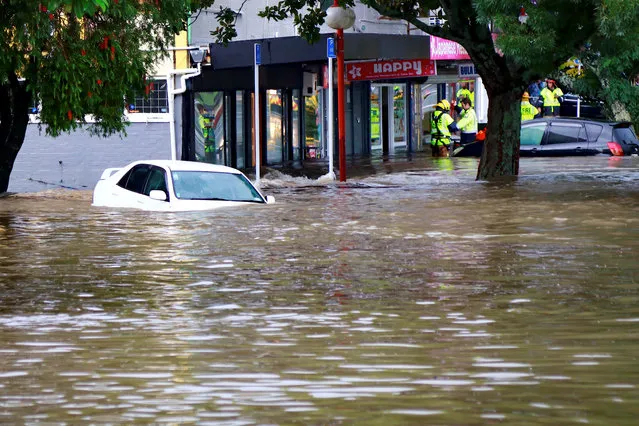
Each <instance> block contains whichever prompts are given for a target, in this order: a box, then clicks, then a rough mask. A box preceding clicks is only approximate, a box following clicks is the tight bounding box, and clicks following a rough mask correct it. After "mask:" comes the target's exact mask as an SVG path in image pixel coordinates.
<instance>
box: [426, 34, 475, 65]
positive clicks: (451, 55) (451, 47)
mask: <svg viewBox="0 0 639 426" xmlns="http://www.w3.org/2000/svg"><path fill="white" fill-rule="evenodd" d="M430 59H432V60H434V61H442V60H458V59H462V60H464V59H470V56H468V52H466V49H464V48H463V47H462V46H461V45H460V44H458V43H455V42H454V41H450V40H446V39H445V38H439V37H435V36H430Z"/></svg>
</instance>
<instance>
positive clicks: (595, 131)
mask: <svg viewBox="0 0 639 426" xmlns="http://www.w3.org/2000/svg"><path fill="white" fill-rule="evenodd" d="M482 145H483V143H482V142H474V143H471V144H468V145H465V146H463V147H459V148H456V149H455V153H454V155H455V156H456V157H475V156H479V155H481V150H482V148H483V146H482ZM519 153H520V156H521V157H558V156H574V155H597V154H604V155H613V156H624V155H632V154H639V140H638V139H637V135H635V132H634V130H633V128H632V124H631V123H628V122H612V121H599V120H587V119H582V118H565V117H553V118H536V119H534V120H529V121H525V122H524V123H522V125H521V147H520V150H519Z"/></svg>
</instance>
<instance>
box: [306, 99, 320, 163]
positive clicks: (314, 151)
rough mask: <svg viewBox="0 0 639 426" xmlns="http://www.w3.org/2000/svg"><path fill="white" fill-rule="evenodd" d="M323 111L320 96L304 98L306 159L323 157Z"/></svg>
mask: <svg viewBox="0 0 639 426" xmlns="http://www.w3.org/2000/svg"><path fill="white" fill-rule="evenodd" d="M321 134H322V109H321V105H320V94H319V93H317V94H315V95H313V96H305V97H304V137H305V142H306V153H305V158H307V159H309V158H319V157H320V156H321V154H320V153H321V148H322V146H321V141H322V138H321Z"/></svg>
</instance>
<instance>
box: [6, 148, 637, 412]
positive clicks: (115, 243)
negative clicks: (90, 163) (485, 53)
mask: <svg viewBox="0 0 639 426" xmlns="http://www.w3.org/2000/svg"><path fill="white" fill-rule="evenodd" d="M475 168H476V160H474V159H473V160H465V159H453V160H449V159H446V160H431V159H423V160H421V161H419V162H414V163H412V164H408V165H404V166H403V167H399V166H397V165H392V164H391V165H383V164H380V165H378V166H377V167H374V168H372V169H371V170H372V171H373V172H374V174H372V175H371V174H370V171H369V173H368V176H366V175H365V174H364V175H361V176H359V177H356V178H352V179H350V180H349V182H348V184H347V185H339V184H336V183H322V182H317V181H312V180H307V179H303V178H290V177H287V176H283V175H274V174H271V175H267V176H266V177H265V178H264V179H263V185H262V186H263V188H264V189H265V192H266V193H268V194H272V195H275V197H276V204H274V205H270V206H251V207H249V208H246V209H237V210H218V211H212V212H198V213H179V214H175V213H147V212H139V211H129V210H109V209H103V208H94V207H91V206H90V200H91V193H90V192H87V191H69V190H54V191H47V192H43V193H37V194H19V195H14V196H11V197H8V198H4V199H0V424H30V425H37V424H47V425H50V424H56V425H58V424H62V425H64V424H68V425H75V424H133V423H135V424H148V423H153V424H203V425H205V424H212V425H265V424H268V425H273V424H281V425H285V424H313V425H316V424H330V425H337V424H349V425H350V424H366V425H391V424H392V425H408V424H414V425H425V424H436V425H486V424H516V425H569V424H590V425H634V424H637V416H638V415H639V388H638V387H639V363H638V362H637V357H638V356H639V258H638V256H637V253H638V252H639V184H638V182H639V158H623V159H620V160H616V159H609V158H605V157H601V158H600V157H591V158H577V159H549V160H542V159H530V160H528V159H526V160H522V163H521V170H522V174H521V177H520V178H519V179H517V180H516V181H513V182H509V183H500V184H494V183H490V184H489V183H480V182H475V181H474V175H475ZM389 171H393V173H388V172H389Z"/></svg>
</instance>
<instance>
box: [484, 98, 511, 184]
mask: <svg viewBox="0 0 639 426" xmlns="http://www.w3.org/2000/svg"><path fill="white" fill-rule="evenodd" d="M506 89H507V90H505V91H500V92H497V93H495V92H493V93H489V99H490V102H489V105H488V124H487V127H486V140H485V141H484V149H483V151H482V154H481V160H480V162H479V169H478V170H477V180H487V179H492V178H496V177H501V176H517V174H518V173H519V133H520V130H521V92H522V90H521V89H520V88H519V87H517V88H510V90H508V88H506Z"/></svg>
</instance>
